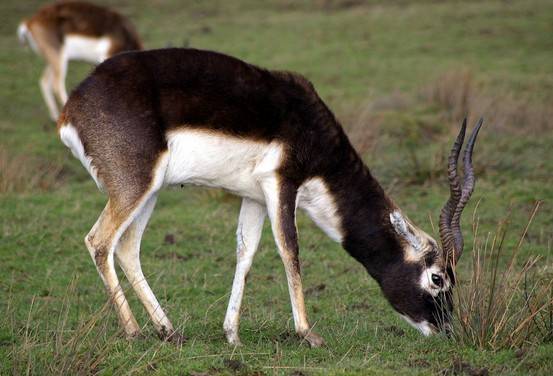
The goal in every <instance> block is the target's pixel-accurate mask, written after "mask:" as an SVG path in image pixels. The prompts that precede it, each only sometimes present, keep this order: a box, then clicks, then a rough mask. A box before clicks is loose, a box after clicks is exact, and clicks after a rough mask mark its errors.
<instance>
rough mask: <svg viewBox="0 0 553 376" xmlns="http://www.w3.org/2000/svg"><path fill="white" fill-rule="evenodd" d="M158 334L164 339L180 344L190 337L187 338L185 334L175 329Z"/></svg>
mask: <svg viewBox="0 0 553 376" xmlns="http://www.w3.org/2000/svg"><path fill="white" fill-rule="evenodd" d="M158 335H159V338H160V339H161V340H162V341H165V342H169V343H172V344H175V345H178V346H180V345H183V344H184V343H185V342H186V341H187V340H188V338H186V337H185V336H184V335H183V334H181V333H180V332H177V331H176V330H173V331H172V332H170V333H167V332H166V331H162V332H161V333H159V334H158Z"/></svg>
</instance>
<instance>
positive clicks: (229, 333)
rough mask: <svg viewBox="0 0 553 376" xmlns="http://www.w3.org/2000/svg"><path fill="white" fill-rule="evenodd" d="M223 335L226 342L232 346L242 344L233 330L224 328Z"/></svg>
mask: <svg viewBox="0 0 553 376" xmlns="http://www.w3.org/2000/svg"><path fill="white" fill-rule="evenodd" d="M225 337H227V342H228V344H229V345H232V346H242V342H240V337H239V336H238V334H237V333H236V332H235V331H234V330H225Z"/></svg>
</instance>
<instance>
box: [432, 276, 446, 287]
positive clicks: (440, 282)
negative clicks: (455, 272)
mask: <svg viewBox="0 0 553 376" xmlns="http://www.w3.org/2000/svg"><path fill="white" fill-rule="evenodd" d="M432 283H434V284H435V285H436V286H438V287H442V286H443V285H444V280H443V279H442V277H440V276H439V275H437V274H432Z"/></svg>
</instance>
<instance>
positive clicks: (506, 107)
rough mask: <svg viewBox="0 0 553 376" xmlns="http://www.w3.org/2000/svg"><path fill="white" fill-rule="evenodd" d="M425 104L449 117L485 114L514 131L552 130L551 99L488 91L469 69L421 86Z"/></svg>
mask: <svg viewBox="0 0 553 376" xmlns="http://www.w3.org/2000/svg"><path fill="white" fill-rule="evenodd" d="M420 97H421V98H422V100H423V101H424V102H426V104H428V105H431V106H434V107H437V108H438V110H440V111H443V112H445V117H446V119H447V120H449V121H454V122H457V121H458V119H462V118H463V117H465V116H468V115H471V114H474V115H475V117H480V116H485V118H486V123H487V124H489V125H487V127H488V126H491V127H493V128H496V129H498V130H501V131H507V132H510V133H513V134H534V135H539V134H540V133H543V132H544V131H551V130H553V106H552V105H551V104H552V103H550V101H547V100H543V99H542V100H537V99H535V98H534V99H532V98H529V97H527V96H526V97H524V96H523V97H520V96H515V95H514V94H513V93H510V92H507V93H501V94H495V93H494V94H490V93H489V90H486V89H485V88H481V87H479V86H478V85H477V84H476V82H475V79H474V75H473V74H472V73H471V71H469V70H468V69H458V70H452V71H449V72H446V73H444V74H443V75H442V76H440V77H439V78H438V79H437V80H436V81H434V82H433V83H431V84H430V85H428V86H426V87H425V88H423V89H422V90H421V95H420Z"/></svg>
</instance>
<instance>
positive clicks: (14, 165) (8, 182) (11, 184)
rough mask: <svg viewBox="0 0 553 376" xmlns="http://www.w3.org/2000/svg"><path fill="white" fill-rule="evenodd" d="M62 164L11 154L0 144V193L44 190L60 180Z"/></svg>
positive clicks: (54, 185) (55, 184)
mask: <svg viewBox="0 0 553 376" xmlns="http://www.w3.org/2000/svg"><path fill="white" fill-rule="evenodd" d="M62 173H63V165H62V164H61V163H60V162H58V161H55V162H53V161H50V162H48V163H46V162H44V161H39V160H38V159H36V158H32V157H30V156H28V155H24V154H16V155H14V154H12V153H10V152H9V151H8V150H7V149H6V148H4V147H1V146H0V194H2V193H13V192H16V193H23V192H32V191H46V190H50V189H53V188H55V187H56V186H57V185H58V184H59V183H60V180H61V177H62Z"/></svg>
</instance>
